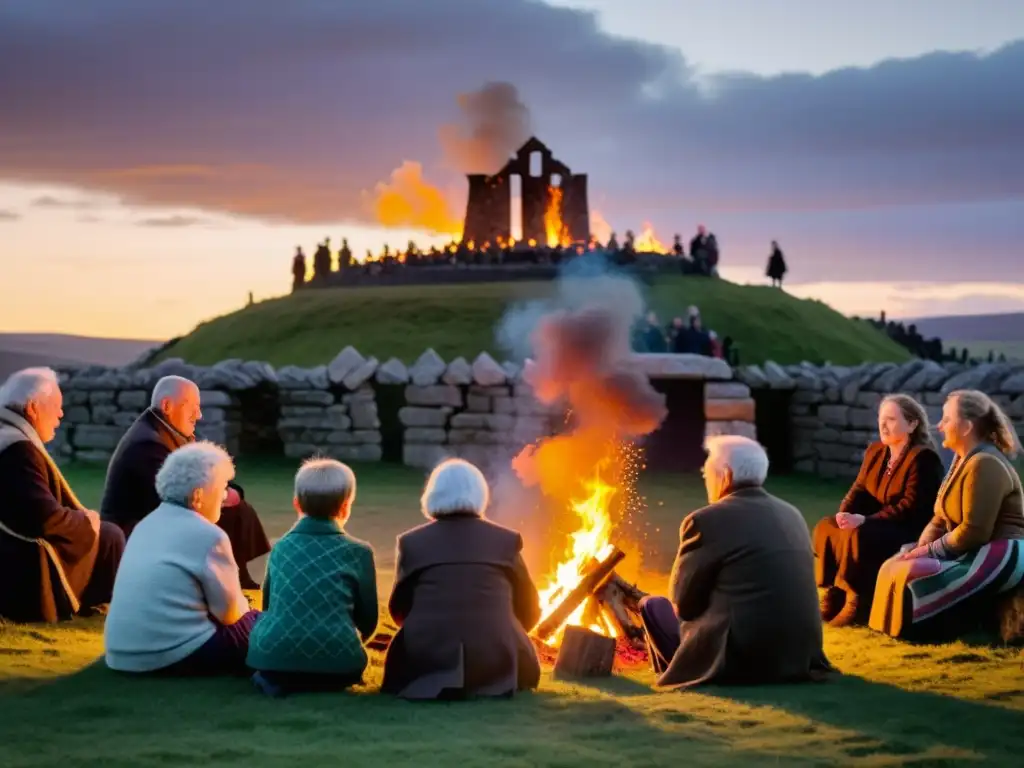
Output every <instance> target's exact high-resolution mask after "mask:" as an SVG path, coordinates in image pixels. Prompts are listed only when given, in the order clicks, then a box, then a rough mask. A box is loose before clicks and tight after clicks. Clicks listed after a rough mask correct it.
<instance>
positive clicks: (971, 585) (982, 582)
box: [868, 539, 1024, 640]
mask: <svg viewBox="0 0 1024 768" xmlns="http://www.w3.org/2000/svg"><path fill="white" fill-rule="evenodd" d="M1022 582H1024V539H1001V540H998V541H993V542H990V543H988V544H986V545H984V546H983V547H981V548H979V549H977V550H975V551H974V552H968V553H966V554H964V555H961V556H960V557H958V558H956V559H955V560H932V559H930V558H920V559H917V560H900V559H899V555H897V556H895V557H893V558H890V559H889V560H887V561H886V562H885V564H884V565H883V566H882V569H881V571H879V574H878V581H877V583H876V585H875V597H874V600H873V601H872V603H871V618H870V619H869V620H868V626H870V627H871V628H872V629H874V630H875V631H877V632H884V633H885V634H887V635H890V636H891V637H900V638H907V639H914V640H926V639H938V635H939V634H940V633H941V634H942V635H943V636H945V635H955V634H957V633H958V632H960V631H965V630H969V629H973V628H974V626H976V625H977V624H978V622H979V621H981V620H983V619H984V618H985V614H986V612H989V611H993V610H994V608H995V599H996V598H997V597H998V595H1000V594H1001V593H1004V592H1008V591H1009V590H1011V589H1014V588H1016V587H1017V586H1019V585H1020V584H1021V583H1022ZM943 639H945V637H943Z"/></svg>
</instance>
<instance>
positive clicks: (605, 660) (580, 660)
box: [555, 627, 615, 679]
mask: <svg viewBox="0 0 1024 768" xmlns="http://www.w3.org/2000/svg"><path fill="white" fill-rule="evenodd" d="M614 663H615V639H614V638H611V637H605V636H604V635H599V634H597V633H596V632H591V631H590V630H589V629H584V628H583V627H566V628H565V634H564V635H563V636H562V645H561V647H560V648H559V649H558V658H557V659H556V660H555V677H557V678H560V679H566V678H569V679H572V678H581V677H608V676H609V675H611V673H612V666H613V664H614Z"/></svg>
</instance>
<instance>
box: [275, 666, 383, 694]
mask: <svg viewBox="0 0 1024 768" xmlns="http://www.w3.org/2000/svg"><path fill="white" fill-rule="evenodd" d="M259 674H260V675H261V676H262V677H263V679H264V680H266V681H267V682H268V683H270V685H271V686H273V687H274V688H277V689H279V690H280V692H281V693H282V694H289V693H322V692H326V691H343V690H345V689H346V688H351V687H352V686H353V685H359V684H360V683H362V682H363V676H362V675H361V674H360V675H327V674H320V673H315V672H275V671H261V672H260V673H259Z"/></svg>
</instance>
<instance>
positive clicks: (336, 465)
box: [246, 459, 378, 696]
mask: <svg viewBox="0 0 1024 768" xmlns="http://www.w3.org/2000/svg"><path fill="white" fill-rule="evenodd" d="M355 497H356V478H355V474H353V472H352V470H351V469H350V468H349V467H347V466H346V465H344V464H342V463H341V462H339V461H334V460H333V459H310V460H308V461H306V462H305V463H304V464H303V465H302V467H301V468H300V469H299V471H298V473H297V474H296V475H295V499H294V504H295V509H296V511H297V512H298V514H299V520H298V522H296V523H295V525H294V526H292V528H291V530H289V531H288V533H286V534H285V535H284V536H283V537H282V538H281V539H280V540H279V541H278V542H277V544H275V545H274V548H273V550H271V552H270V561H269V563H268V565H267V576H266V580H265V581H264V584H263V613H262V615H261V616H260V618H259V620H258V621H257V622H256V626H255V627H253V630H252V634H251V635H250V637H249V653H248V658H247V660H246V661H247V663H248V665H249V667H250V668H252V669H254V670H256V672H255V674H254V675H253V683H254V684H255V685H256V687H257V688H258V689H259V690H261V691H263V692H264V693H266V694H269V695H271V696H282V695H285V694H288V693H296V692H299V691H324V690H341V689H344V688H347V687H349V686H351V685H354V684H358V683H360V682H362V676H363V670H364V669H366V663H367V657H366V650H365V649H364V647H363V644H364V643H365V642H366V641H367V640H369V639H370V638H371V637H372V636H373V633H374V630H375V629H376V628H377V619H378V614H377V572H376V567H375V565H374V562H373V550H372V549H371V548H370V546H369V545H368V544H365V543H364V542H362V541H359V540H358V539H354V538H352V537H351V536H349V535H348V534H347V533H345V530H344V525H345V522H346V521H347V520H348V518H349V515H350V514H351V511H352V502H353V501H354V500H355Z"/></svg>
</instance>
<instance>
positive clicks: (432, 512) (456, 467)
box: [420, 459, 491, 519]
mask: <svg viewBox="0 0 1024 768" xmlns="http://www.w3.org/2000/svg"><path fill="white" fill-rule="evenodd" d="M490 499H491V490H490V488H489V487H488V486H487V479H486V478H485V477H484V473H483V472H481V471H480V470H479V469H477V468H476V467H475V466H474V465H472V464H470V463H469V462H468V461H464V460H463V459H447V460H445V461H442V462H441V463H440V464H438V465H437V467H435V468H434V471H433V472H431V473H430V477H429V478H428V479H427V485H426V487H425V488H424V489H423V496H422V497H421V498H420V506H421V508H422V510H423V514H424V515H425V516H426V517H428V518H431V519H436V518H438V517H444V516H446V515H460V514H462V515H476V516H477V517H483V516H484V511H485V510H486V509H487V504H488V502H489V501H490Z"/></svg>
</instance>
